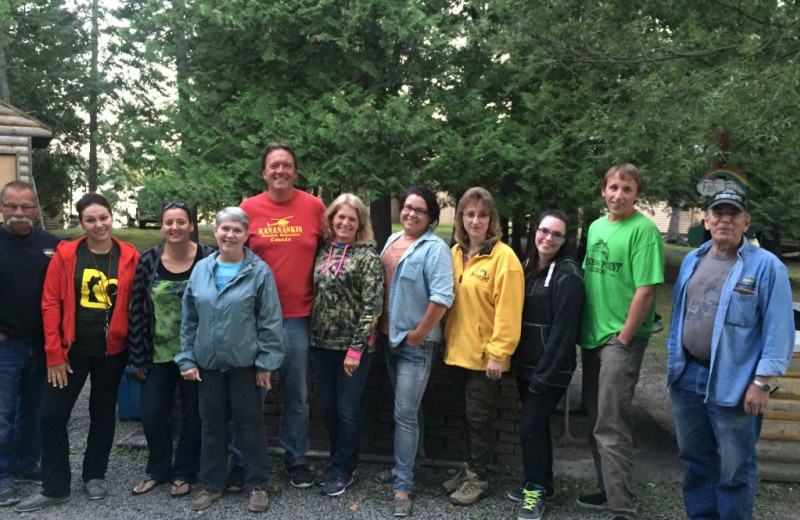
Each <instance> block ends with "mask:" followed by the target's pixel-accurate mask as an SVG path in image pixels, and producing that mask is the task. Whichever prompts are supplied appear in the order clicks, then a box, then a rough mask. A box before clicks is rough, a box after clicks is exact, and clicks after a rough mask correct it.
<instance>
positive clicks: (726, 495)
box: [669, 362, 763, 520]
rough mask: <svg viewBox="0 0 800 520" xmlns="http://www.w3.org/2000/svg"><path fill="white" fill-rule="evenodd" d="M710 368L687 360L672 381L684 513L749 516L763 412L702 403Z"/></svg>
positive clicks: (709, 516) (695, 516)
mask: <svg viewBox="0 0 800 520" xmlns="http://www.w3.org/2000/svg"><path fill="white" fill-rule="evenodd" d="M708 373H709V371H708V369H707V368H704V367H702V366H701V365H699V364H697V363H694V362H689V363H687V364H686V369H685V370H684V372H683V374H682V375H681V377H680V378H679V379H678V380H677V381H675V382H674V383H673V384H672V385H671V386H670V389H669V391H670V396H671V397H672V409H673V411H674V413H675V430H676V433H677V436H678V448H679V450H680V457H681V461H682V462H683V464H684V466H685V467H686V474H685V475H684V477H683V500H684V503H685V506H686V515H687V516H688V517H689V518H691V519H693V520H695V519H696V520H700V519H703V520H705V519H730V520H733V519H739V518H753V506H754V503H755V497H756V484H757V469H756V464H757V462H756V442H757V441H758V436H759V435H760V434H761V421H762V419H763V416H761V415H757V416H753V415H748V414H746V413H745V412H744V407H743V406H742V405H739V406H718V405H715V404H711V403H704V402H703V400H704V399H705V395H706V385H707V384H708Z"/></svg>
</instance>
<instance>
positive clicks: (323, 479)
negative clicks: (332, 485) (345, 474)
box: [314, 465, 336, 486]
mask: <svg viewBox="0 0 800 520" xmlns="http://www.w3.org/2000/svg"><path fill="white" fill-rule="evenodd" d="M334 477H336V474H335V473H334V471H333V465H330V466H328V467H327V468H326V469H325V471H323V472H322V473H320V474H319V475H317V477H316V478H315V479H314V484H316V485H318V486H324V485H325V484H327V483H328V482H330V481H331V480H333V479H334Z"/></svg>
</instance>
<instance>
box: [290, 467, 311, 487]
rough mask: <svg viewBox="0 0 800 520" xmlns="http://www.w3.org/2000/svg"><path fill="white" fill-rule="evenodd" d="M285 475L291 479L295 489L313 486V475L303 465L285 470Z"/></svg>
mask: <svg viewBox="0 0 800 520" xmlns="http://www.w3.org/2000/svg"><path fill="white" fill-rule="evenodd" d="M286 473H287V474H289V475H290V476H291V477H292V480H291V484H292V485H293V486H294V487H296V488H300V489H304V488H308V487H311V486H313V485H314V474H313V473H312V472H311V471H310V470H309V469H308V468H307V467H306V466H305V464H298V465H297V466H292V467H291V468H286Z"/></svg>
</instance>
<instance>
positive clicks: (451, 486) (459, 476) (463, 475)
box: [442, 462, 467, 495]
mask: <svg viewBox="0 0 800 520" xmlns="http://www.w3.org/2000/svg"><path fill="white" fill-rule="evenodd" d="M465 480H467V463H466V462H465V463H464V464H462V465H461V466H460V467H459V468H458V471H456V474H455V475H453V476H452V477H450V478H449V479H447V480H445V481H444V482H443V483H442V487H443V488H444V490H445V491H446V492H447V494H448V495H449V494H451V493H454V492H455V491H456V490H457V489H458V488H459V487H461V484H463V483H464V481H465Z"/></svg>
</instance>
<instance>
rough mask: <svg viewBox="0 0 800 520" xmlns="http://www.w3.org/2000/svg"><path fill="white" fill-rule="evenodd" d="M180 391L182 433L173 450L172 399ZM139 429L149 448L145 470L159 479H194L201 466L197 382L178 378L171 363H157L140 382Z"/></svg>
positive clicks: (176, 371)
mask: <svg viewBox="0 0 800 520" xmlns="http://www.w3.org/2000/svg"><path fill="white" fill-rule="evenodd" d="M176 386H177V387H178V388H179V389H180V392H181V429H180V430H181V436H180V438H179V439H178V446H177V449H176V450H175V460H174V462H173V459H172V456H173V450H172V424H171V421H170V416H171V415H172V399H173V396H174V395H175V387H176ZM141 405H142V428H143V429H144V436H145V438H146V439H147V448H148V449H149V451H150V454H149V457H148V458H147V468H146V470H145V471H146V472H147V473H148V474H149V475H150V477H151V478H153V479H154V480H157V481H159V482H164V481H167V480H185V481H193V480H194V479H195V477H197V472H198V470H199V468H200V409H199V408H198V383H197V381H187V380H185V379H183V378H182V377H181V373H180V369H179V368H178V365H176V364H175V363H173V362H168V363H156V364H154V365H153V367H152V368H151V369H150V370H149V371H148V373H147V379H145V380H144V381H143V382H142V394H141Z"/></svg>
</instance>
